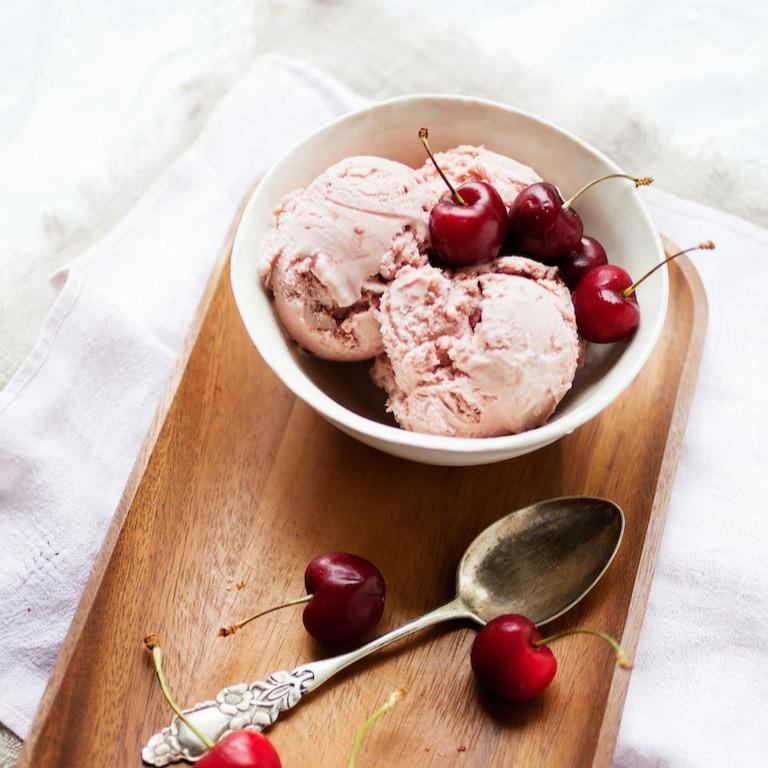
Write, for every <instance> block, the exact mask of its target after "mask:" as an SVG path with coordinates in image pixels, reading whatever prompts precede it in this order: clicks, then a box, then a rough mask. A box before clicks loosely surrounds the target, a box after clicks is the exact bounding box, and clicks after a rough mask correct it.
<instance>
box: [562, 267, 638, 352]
mask: <svg viewBox="0 0 768 768" xmlns="http://www.w3.org/2000/svg"><path fill="white" fill-rule="evenodd" d="M631 286H632V278H631V277H630V276H629V275H628V274H627V272H626V271H625V270H623V269H622V268H621V267H617V266H616V265H615V264H603V265H602V266H600V267H595V268H594V269H593V270H591V271H589V272H587V274H586V275H584V277H582V278H581V280H580V281H579V284H578V285H577V286H576V289H575V290H574V291H573V294H572V295H571V298H572V299H573V309H574V311H575V313H576V327H577V328H578V329H579V334H580V335H581V336H583V337H584V338H585V339H586V340H587V341H592V342H596V343H598V344H607V343H609V342H612V341H619V340H620V339H624V338H626V337H627V336H629V335H630V334H631V333H633V332H634V331H635V330H636V329H637V326H638V325H640V307H638V305H637V296H635V292H634V290H632V291H630V290H629V289H630V287H631Z"/></svg>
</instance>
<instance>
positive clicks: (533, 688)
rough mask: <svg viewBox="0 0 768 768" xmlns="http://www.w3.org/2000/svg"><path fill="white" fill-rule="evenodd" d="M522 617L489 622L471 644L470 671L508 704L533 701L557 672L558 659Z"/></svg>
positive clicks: (497, 619)
mask: <svg viewBox="0 0 768 768" xmlns="http://www.w3.org/2000/svg"><path fill="white" fill-rule="evenodd" d="M537 640H541V635H540V634H539V632H538V630H537V629H536V625H535V624H534V623H533V622H532V621H531V620H530V619H528V618H526V617H525V616H520V615H519V614H515V613H512V614H508V615H505V616H498V617H497V618H495V619H492V620H491V621H489V622H488V623H487V624H486V625H485V626H484V627H483V628H482V629H481V630H480V632H478V634H477V637H476V638H475V642H474V643H472V655H471V660H472V669H473V671H474V673H475V675H476V676H477V679H478V680H479V681H480V682H481V683H482V684H483V686H484V687H485V688H487V689H488V690H489V691H492V692H493V693H495V694H496V695H497V696H500V697H501V698H502V699H506V700H507V701H514V702H526V701H531V699H534V698H536V696H538V695H539V694H540V693H541V692H542V691H543V690H544V689H545V688H546V687H547V686H548V685H549V684H550V683H551V682H552V679H553V678H554V676H555V672H557V659H555V655H554V654H553V653H552V651H550V650H549V648H546V647H538V646H536V645H535V643H536V641H537Z"/></svg>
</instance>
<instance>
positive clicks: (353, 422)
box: [229, 93, 669, 455]
mask: <svg viewBox="0 0 768 768" xmlns="http://www.w3.org/2000/svg"><path fill="white" fill-rule="evenodd" d="M425 101H427V102H429V101H431V102H454V103H461V104H464V105H468V106H471V105H478V106H482V107H485V108H491V109H499V110H502V111H504V112H508V113H511V114H514V115H517V116H521V117H524V118H526V119H528V120H531V121H533V122H534V123H538V124H539V125H541V126H543V127H545V128H547V129H549V130H551V131H554V132H555V133H556V134H560V135H561V136H563V137H564V138H567V139H569V140H570V141H572V142H575V143H576V144H578V145H580V146H581V147H582V148H583V149H585V150H586V151H587V152H589V153H591V154H592V155H594V156H596V157H597V158H598V159H600V160H601V161H602V162H603V163H605V164H606V165H607V166H608V168H609V169H610V172H616V173H624V170H623V169H622V168H621V167H620V166H619V165H618V164H617V163H616V162H614V161H613V160H611V158H609V157H608V156H607V155H605V154H604V153H603V152H601V151H600V150H599V149H597V148H596V147H594V146H592V145H591V144H590V143H589V142H587V141H584V140H583V139H581V138H579V137H578V136H576V135H575V134H573V133H571V132H570V131H567V130H565V129H564V128H560V127H559V126H557V125H555V124H554V123H552V122H550V121H548V120H544V119H543V118H541V117H538V116H537V115H535V114H533V113H531V112H528V111H525V110H521V109H517V108H515V107H511V106H509V105H507V104H503V103H501V102H497V101H493V100H491V99H484V98H477V97H473V96H463V95H453V94H441V93H415V94H408V95H404V96H396V97H394V98H391V99H386V100H383V101H375V102H373V103H370V104H367V105H366V106H364V107H361V108H360V109H356V110H354V111H352V112H347V113H345V114H344V115H342V116H340V117H338V118H335V119H334V120H332V121H330V122H328V123H326V124H325V125H323V126H321V127H320V128H318V129H317V130H315V131H313V132H312V133H310V134H308V135H307V136H304V137H303V138H302V139H299V140H298V141H296V142H294V143H293V144H292V145H291V146H290V147H289V148H288V149H287V150H286V151H285V152H284V153H283V154H282V155H281V156H280V157H279V158H277V160H276V161H275V162H274V163H273V164H272V165H271V166H270V168H269V170H268V171H267V172H266V173H265V174H264V176H263V177H262V178H261V180H260V181H259V183H258V184H257V185H256V187H255V188H254V189H253V190H252V191H251V193H250V196H249V198H248V202H247V204H246V205H245V207H244V209H243V214H242V216H241V218H240V221H239V222H238V226H237V231H236V233H235V238H234V240H233V243H232V253H231V259H230V270H229V271H230V282H231V285H232V292H233V295H234V297H235V303H236V305H237V308H238V312H239V313H240V316H241V319H242V320H243V324H244V325H245V327H246V330H247V331H248V335H249V336H250V338H251V341H252V342H253V344H254V346H255V347H256V349H257V351H258V352H259V354H260V355H261V358H262V359H263V360H264V362H265V363H266V364H267V366H268V367H269V368H270V369H271V370H272V371H273V373H274V374H275V375H276V376H277V377H278V378H279V379H280V381H281V382H282V383H283V385H284V386H286V387H287V388H288V389H289V390H290V391H291V392H293V394H294V395H296V397H298V398H299V399H301V400H302V401H303V402H305V403H307V404H308V405H310V406H311V407H312V408H314V409H315V410H317V411H318V412H319V413H320V414H321V415H322V416H324V417H325V418H326V419H328V420H329V421H331V422H333V423H334V424H336V425H337V426H340V427H342V428H343V429H344V430H348V431H351V432H353V433H358V434H363V435H366V436H367V437H370V438H373V439H376V440H381V441H383V442H385V443H388V444H395V445H398V446H402V447H403V448H417V449H427V450H431V451H440V452H445V453H461V454H477V453H485V452H494V453H498V452H502V453H507V452H508V453H514V454H515V455H520V454H522V453H524V452H528V451H530V450H535V449H537V448H540V447H544V446H545V445H548V444H550V443H552V442H554V441H556V440H558V439H560V438H561V437H564V436H565V435H568V434H570V433H571V432H573V431H574V430H575V429H577V428H578V427H581V426H583V425H584V424H586V423H587V422H588V421H590V420H591V419H592V418H594V417H595V416H597V415H598V414H599V413H600V412H601V411H603V410H604V409H605V408H607V407H608V406H609V405H610V404H611V403H612V402H613V401H614V400H615V399H616V398H617V397H619V395H621V394H622V393H623V392H624V391H625V390H626V388H627V387H628V386H629V384H630V383H631V382H632V381H633V380H634V378H635V377H636V376H637V374H638V373H639V372H640V370H641V368H642V367H643V366H644V365H645V363H646V362H647V360H648V358H649V357H650V354H651V352H652V351H653V349H654V347H655V346H656V342H657V341H658V339H659V336H660V335H661V330H662V328H663V326H664V321H665V318H666V315H667V308H668V301H669V274H668V271H667V270H666V269H662V270H659V273H660V275H659V276H660V277H661V280H662V286H661V295H662V302H661V303H662V307H661V311H660V312H659V313H658V316H657V318H656V321H655V324H654V327H653V329H652V330H651V333H650V335H649V336H648V337H647V341H646V343H645V346H644V347H642V348H641V349H639V350H638V351H637V352H636V354H635V355H634V357H633V358H632V360H631V362H630V363H628V364H627V366H626V370H625V371H624V372H623V373H622V374H621V377H620V378H619V379H618V380H617V381H616V382H614V384H613V386H611V387H610V388H608V389H606V390H605V391H602V392H601V391H597V392H595V393H593V394H592V395H591V396H590V397H589V398H588V399H587V401H586V402H584V403H582V404H580V405H578V406H577V407H575V408H574V409H573V410H572V411H570V412H569V413H567V414H565V415H563V416H562V417H560V418H559V419H557V420H556V421H548V422H547V423H546V424H544V425H542V426H541V427H536V428H535V429H530V430H527V431H525V432H519V433H517V434H511V435H498V436H495V437H453V436H448V435H434V434H429V433H425V432H412V431H410V430H407V429H403V428H402V427H395V426H391V425H389V424H382V423H380V422H377V421H373V420H372V419H369V418H367V417H365V416H361V415H360V414H357V413H355V412H354V411H351V410H349V409H348V408H346V407H345V406H343V405H341V404H340V403H338V402H337V401H336V400H334V399H333V398H332V397H330V396H329V395H327V394H326V393H325V392H324V391H323V390H322V389H320V387H318V386H317V384H315V383H314V382H313V381H312V380H311V379H310V378H309V376H307V375H306V374H305V373H304V372H303V371H302V372H301V376H302V380H303V382H306V386H307V389H306V390H304V389H303V388H302V387H301V386H297V385H296V384H295V383H294V382H293V381H290V380H288V381H287V380H286V378H285V377H284V376H283V374H282V366H281V364H280V362H279V360H277V359H275V358H274V357H273V356H272V354H271V352H270V350H269V349H268V348H265V347H264V346H263V345H261V344H259V342H258V339H257V335H256V334H255V333H252V332H251V328H250V327H249V324H248V323H247V322H246V321H245V318H244V310H243V307H242V305H243V304H245V303H246V301H247V299H246V297H244V296H243V295H242V293H241V292H240V290H239V288H238V285H239V280H238V273H239V272H240V270H241V269H245V264H243V261H244V259H245V258H246V250H245V248H244V247H242V244H241V242H240V241H241V238H242V237H244V235H241V232H242V224H243V222H244V221H246V220H247V218H248V212H249V210H250V208H251V207H252V206H253V205H255V200H256V198H257V195H258V192H259V190H260V189H262V188H264V187H266V186H268V184H269V183H270V182H271V181H272V180H273V178H274V177H275V176H278V174H279V173H280V172H281V166H282V164H283V162H284V161H285V160H286V159H287V158H288V157H290V156H291V155H293V154H294V153H295V152H297V151H299V150H300V149H302V148H303V147H304V146H305V145H306V144H308V143H310V142H315V141H317V140H318V139H322V137H323V135H324V134H328V133H330V132H332V131H335V130H336V129H338V128H339V127H341V126H343V125H344V124H345V123H347V122H352V121H354V120H357V119H359V117H360V116H361V115H363V114H365V113H367V112H373V111H376V110H379V109H385V108H388V107H391V106H395V105H403V104H406V105H407V104H409V103H414V102H425ZM633 192H634V194H635V196H636V198H637V203H638V206H639V213H640V216H641V218H642V220H643V221H644V222H645V224H646V225H647V227H648V229H649V231H650V232H651V235H652V238H653V240H654V242H655V243H656V249H657V253H658V256H659V260H661V259H662V258H663V257H664V246H663V244H662V240H661V236H660V235H659V232H658V231H657V229H656V227H655V226H654V224H653V220H652V219H651V216H650V214H649V213H648V209H647V207H646V205H645V202H644V201H643V199H642V197H641V196H640V195H639V194H638V193H637V189H634V190H633ZM273 311H274V310H273ZM286 343H292V342H290V340H288V339H287V338H286Z"/></svg>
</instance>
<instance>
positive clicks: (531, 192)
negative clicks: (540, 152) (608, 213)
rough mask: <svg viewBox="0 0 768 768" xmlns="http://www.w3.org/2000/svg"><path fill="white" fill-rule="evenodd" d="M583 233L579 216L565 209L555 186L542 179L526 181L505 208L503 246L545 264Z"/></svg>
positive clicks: (576, 242)
mask: <svg viewBox="0 0 768 768" xmlns="http://www.w3.org/2000/svg"><path fill="white" fill-rule="evenodd" d="M583 233H584V225H583V224H582V223H581V218H580V216H579V214H578V213H576V211H574V210H573V209H572V208H570V207H569V208H565V207H564V203H563V198H562V197H561V196H560V192H558V190H557V187H555V185H554V184H549V183H548V182H546V181H538V182H536V183H534V184H529V185H528V186H527V187H525V189H523V190H522V191H521V192H520V194H519V195H518V196H517V197H516V198H515V199H514V201H513V202H512V205H511V206H510V208H509V236H508V238H507V247H508V248H509V249H511V250H513V251H514V252H515V253H522V254H525V255H526V256H533V257H534V258H536V259H540V260H541V261H544V262H546V263H548V264H551V263H554V262H555V261H556V260H557V259H559V258H560V257H561V256H563V254H566V253H568V251H572V250H574V249H575V248H576V247H577V246H578V244H579V240H581V236H582V234H583Z"/></svg>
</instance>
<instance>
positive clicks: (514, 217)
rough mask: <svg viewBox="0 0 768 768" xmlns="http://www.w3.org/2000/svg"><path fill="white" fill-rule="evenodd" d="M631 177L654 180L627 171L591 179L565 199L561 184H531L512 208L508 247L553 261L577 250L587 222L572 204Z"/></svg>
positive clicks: (640, 183) (642, 181)
mask: <svg viewBox="0 0 768 768" xmlns="http://www.w3.org/2000/svg"><path fill="white" fill-rule="evenodd" d="M617 178H621V179H630V180H631V181H634V183H635V186H637V187H639V186H643V185H646V184H650V183H652V181H653V179H651V178H649V177H642V178H635V177H634V176H628V175H627V174H625V173H611V174H608V175H607V176H602V177H601V178H599V179H595V180H594V181H591V182H590V183H589V184H587V185H586V186H584V187H582V188H581V189H580V190H579V191H578V192H577V193H576V194H575V195H573V196H572V197H570V198H569V199H568V200H566V201H565V202H563V198H562V196H561V195H560V192H559V191H558V189H557V187H556V186H555V185H554V184H549V183H548V182H546V181H537V182H535V183H534V184H529V185H528V186H527V187H525V188H524V189H523V190H522V191H521V192H520V194H519V195H518V196H517V197H516V198H515V199H514V200H513V201H512V205H511V206H510V208H509V234H508V237H507V246H506V247H507V249H508V250H511V251H514V252H516V253H521V254H523V255H525V256H532V257H533V258H535V259H539V260H540V261H543V262H545V263H547V264H553V263H554V262H556V261H557V260H558V259H560V258H562V257H563V256H565V255H566V254H567V253H568V252H569V251H573V250H576V249H577V248H578V246H579V241H580V240H581V236H582V235H583V234H584V225H583V224H582V223H581V217H580V216H579V214H578V213H576V211H574V210H573V208H572V207H571V206H572V205H573V203H574V201H575V200H576V198H578V197H579V196H580V195H582V194H583V193H584V192H586V191H587V190H588V189H590V188H591V187H593V186H594V185H595V184H598V183H599V182H601V181H605V180H606V179H617Z"/></svg>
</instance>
